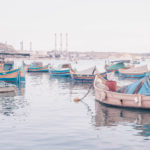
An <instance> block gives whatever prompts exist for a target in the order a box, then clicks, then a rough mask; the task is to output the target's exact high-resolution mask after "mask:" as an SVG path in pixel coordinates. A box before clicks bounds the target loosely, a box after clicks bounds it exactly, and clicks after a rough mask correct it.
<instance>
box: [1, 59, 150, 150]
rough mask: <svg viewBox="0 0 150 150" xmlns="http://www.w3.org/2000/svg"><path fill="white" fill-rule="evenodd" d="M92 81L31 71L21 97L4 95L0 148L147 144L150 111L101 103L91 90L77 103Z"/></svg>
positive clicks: (136, 148) (115, 148) (116, 149)
mask: <svg viewBox="0 0 150 150" xmlns="http://www.w3.org/2000/svg"><path fill="white" fill-rule="evenodd" d="M89 64H91V63H89ZM101 64H103V62H100V63H99V65H101ZM86 65H87V62H82V63H80V65H79V66H82V67H83V66H86ZM88 66H89V65H88ZM89 86H90V84H81V83H77V84H75V83H74V82H72V81H71V80H70V79H69V78H65V79H62V78H50V76H49V74H48V73H27V74H26V84H25V85H22V87H21V88H18V93H17V96H9V97H4V96H3V95H2V96H1V97H0V133H1V134H0V149H2V150H77V149H78V150H100V149H101V150H109V149H110V150H120V149H121V150H129V149H130V150H132V149H133V150H141V149H144V150H146V149H149V144H150V111H137V110H136V111H135V110H127V109H116V108H112V107H106V106H103V105H101V104H99V103H98V102H97V101H95V100H94V91H93V90H91V92H90V93H89V95H88V96H87V97H86V98H85V99H84V100H83V102H78V103H76V102H74V101H73V99H74V98H75V97H80V98H81V97H82V96H84V94H86V92H87V90H88V88H89Z"/></svg>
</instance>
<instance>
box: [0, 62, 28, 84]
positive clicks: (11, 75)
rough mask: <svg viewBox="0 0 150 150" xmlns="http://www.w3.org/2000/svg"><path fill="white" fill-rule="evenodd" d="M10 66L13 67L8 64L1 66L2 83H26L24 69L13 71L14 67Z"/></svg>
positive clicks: (19, 68) (0, 78)
mask: <svg viewBox="0 0 150 150" xmlns="http://www.w3.org/2000/svg"><path fill="white" fill-rule="evenodd" d="M5 66H7V67H5ZM8 66H9V67H8ZM10 66H11V65H10V64H9V65H8V63H6V64H5V63H1V64H0V81H6V82H14V83H21V82H25V71H24V67H23V66H21V67H18V68H17V69H12V68H14V66H11V67H10Z"/></svg>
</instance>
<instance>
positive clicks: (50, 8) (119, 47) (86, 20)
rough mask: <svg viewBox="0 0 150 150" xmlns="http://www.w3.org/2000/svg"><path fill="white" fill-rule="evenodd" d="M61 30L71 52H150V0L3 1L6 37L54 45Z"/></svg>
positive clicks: (2, 35)
mask: <svg viewBox="0 0 150 150" xmlns="http://www.w3.org/2000/svg"><path fill="white" fill-rule="evenodd" d="M61 32H62V33H63V41H64V43H63V49H65V33H66V32H67V33H68V36H69V38H68V39H69V50H70V51H120V52H122V51H127V52H150V0H0V42H5V41H7V43H9V44H12V45H13V46H14V47H15V48H16V49H20V41H21V40H23V41H24V47H25V49H27V50H29V42H30V41H32V43H33V49H34V50H52V49H54V33H57V35H58V37H59V34H60V33H61ZM58 47H59V38H58Z"/></svg>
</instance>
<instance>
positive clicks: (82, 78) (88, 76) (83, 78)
mask: <svg viewBox="0 0 150 150" xmlns="http://www.w3.org/2000/svg"><path fill="white" fill-rule="evenodd" d="M70 74H71V77H72V79H73V80H74V81H77V82H93V80H94V77H95V75H96V74H100V73H99V71H98V70H97V68H96V67H91V68H88V69H85V70H82V71H75V70H72V69H71V70H70ZM101 75H102V76H103V77H106V76H107V74H106V72H104V73H101Z"/></svg>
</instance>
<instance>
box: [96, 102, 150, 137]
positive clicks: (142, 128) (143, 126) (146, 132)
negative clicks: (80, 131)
mask: <svg viewBox="0 0 150 150" xmlns="http://www.w3.org/2000/svg"><path fill="white" fill-rule="evenodd" d="M95 113H96V114H95V126H96V127H97V128H99V127H102V126H107V127H108V126H117V125H119V124H124V123H127V124H128V123H129V124H130V123H131V124H130V125H131V126H132V127H133V128H134V129H136V130H138V135H141V136H145V137H147V136H150V119H149V118H150V111H148V110H136V109H125V108H116V107H109V106H105V105H103V104H100V103H99V102H98V101H95Z"/></svg>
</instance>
